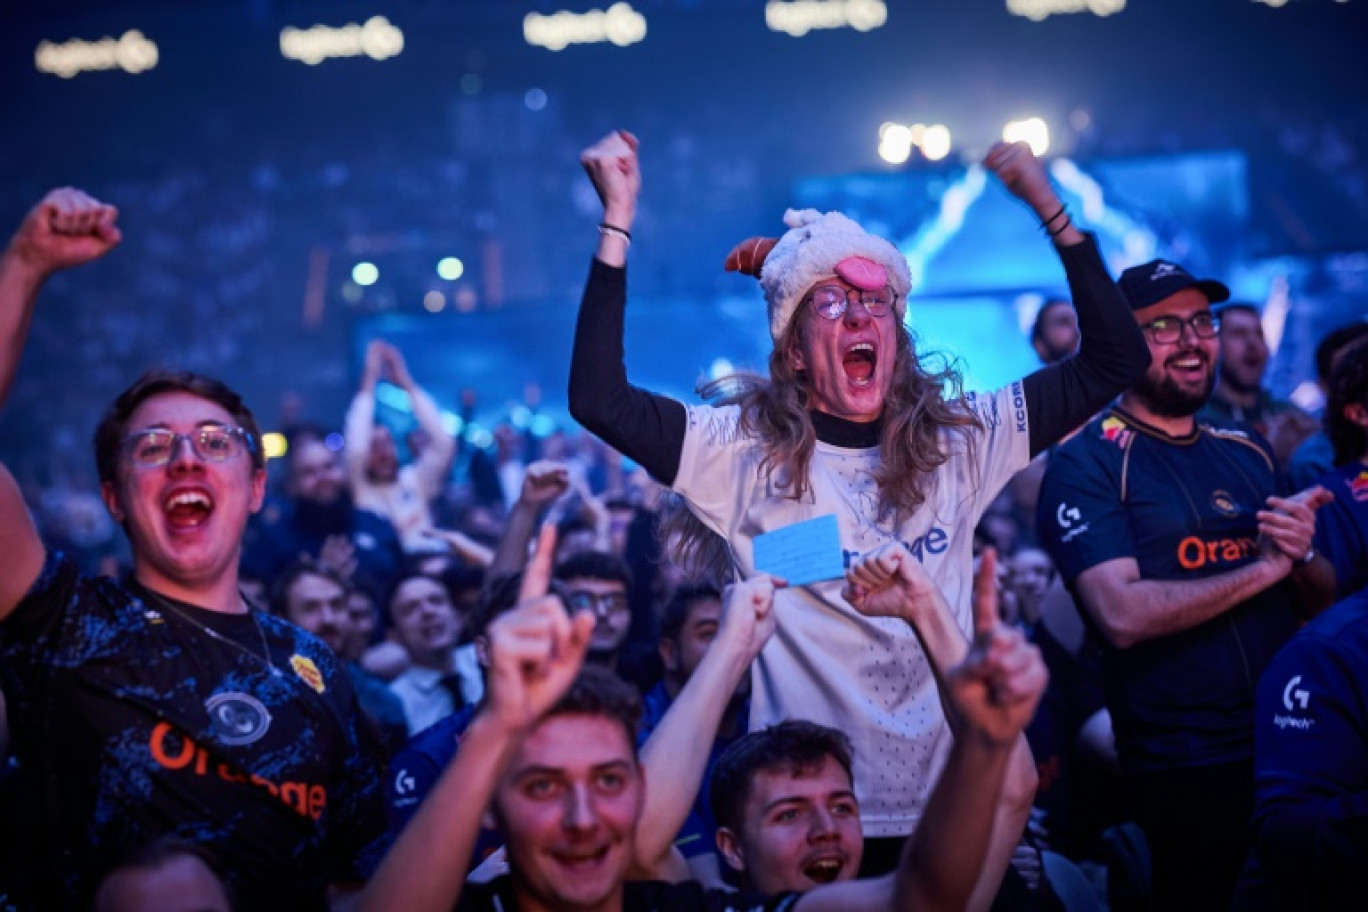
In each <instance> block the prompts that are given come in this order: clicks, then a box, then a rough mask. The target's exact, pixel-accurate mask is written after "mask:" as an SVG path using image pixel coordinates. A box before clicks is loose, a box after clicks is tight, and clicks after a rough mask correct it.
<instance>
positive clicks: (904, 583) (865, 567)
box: [841, 542, 938, 624]
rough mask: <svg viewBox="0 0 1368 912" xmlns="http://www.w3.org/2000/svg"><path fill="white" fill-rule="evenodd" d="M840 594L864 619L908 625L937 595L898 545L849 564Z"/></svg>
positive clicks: (914, 561) (889, 545) (882, 547)
mask: <svg viewBox="0 0 1368 912" xmlns="http://www.w3.org/2000/svg"><path fill="white" fill-rule="evenodd" d="M841 594H842V595H843V596H844V597H845V600H846V601H847V602H849V603H850V604H851V607H853V608H854V609H855V610H856V611H858V612H860V613H861V614H863V615H865V616H866V617H892V618H902V619H903V620H905V621H907V622H908V623H909V624H911V623H915V618H916V614H917V610H918V609H920V608H924V607H926V606H928V605H930V604H932V603H933V602H934V600H935V598H936V596H937V594H938V593H937V590H936V586H935V583H933V582H931V578H930V577H929V576H927V575H926V570H925V569H923V568H922V565H921V561H919V560H917V559H916V558H915V557H913V556H912V552H910V551H908V550H907V548H905V547H903V545H901V544H900V543H898V542H888V543H887V544H884V545H880V546H879V547H878V548H875V549H874V550H873V551H870V552H869V553H868V554H865V555H862V556H861V557H859V558H858V559H856V560H855V562H854V563H853V564H851V566H850V568H849V569H848V570H846V585H845V589H844V590H842V593H841Z"/></svg>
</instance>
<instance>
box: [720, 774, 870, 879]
mask: <svg viewBox="0 0 1368 912" xmlns="http://www.w3.org/2000/svg"><path fill="white" fill-rule="evenodd" d="M741 819H742V821H743V822H742V825H741V827H740V829H739V830H737V831H733V830H731V829H729V828H727V827H720V828H719V829H718V831H717V843H718V847H719V848H720V849H721V850H722V855H723V857H724V858H725V859H726V860H727V863H728V864H730V865H731V866H732V867H734V868H736V869H738V870H741V871H744V872H745V874H746V878H747V879H748V880H749V882H750V885H751V886H753V887H754V888H755V889H756V890H758V891H760V892H761V893H766V894H777V893H782V892H785V891H789V890H797V891H803V890H810V889H812V888H813V887H815V886H818V885H819V884H825V883H832V882H833V881H838V880H853V879H854V878H855V876H856V875H857V874H858V873H859V869H860V859H861V857H862V856H863V855H864V834H863V832H862V831H861V829H860V806H859V803H858V802H857V801H856V799H855V792H854V790H853V788H852V786H851V781H850V775H849V774H848V773H847V772H846V771H845V768H844V767H843V766H841V764H840V763H839V762H837V761H836V760H835V759H834V758H832V757H829V756H824V757H822V758H821V759H820V761H819V763H818V765H816V766H813V767H808V768H804V769H800V770H797V771H793V770H785V769H773V770H761V771H759V772H758V773H756V775H755V777H754V778H753V779H752V780H751V784H750V790H749V794H748V795H747V798H746V804H745V808H744V810H743V813H742V818H741Z"/></svg>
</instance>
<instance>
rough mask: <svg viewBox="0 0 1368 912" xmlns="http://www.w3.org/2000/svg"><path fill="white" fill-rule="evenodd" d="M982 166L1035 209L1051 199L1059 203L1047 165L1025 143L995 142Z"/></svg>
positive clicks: (1014, 194)
mask: <svg viewBox="0 0 1368 912" xmlns="http://www.w3.org/2000/svg"><path fill="white" fill-rule="evenodd" d="M983 167H985V168H987V169H988V170H989V171H992V172H993V173H994V174H996V175H997V177H998V180H1000V181H1002V184H1003V186H1005V187H1006V188H1007V189H1008V190H1009V191H1011V193H1012V195H1013V196H1015V197H1016V198H1017V199H1020V200H1022V201H1023V202H1025V203H1027V204H1028V205H1030V206H1032V207H1035V205H1036V204H1037V203H1042V202H1048V201H1050V200H1054V201H1055V202H1056V203H1057V202H1058V194H1056V193H1055V190H1054V187H1053V186H1052V185H1051V184H1050V176H1049V175H1048V174H1047V173H1046V172H1045V165H1044V163H1042V162H1041V161H1040V159H1038V158H1036V157H1035V153H1034V152H1032V151H1031V147H1030V146H1029V145H1027V144H1026V143H1024V142H1020V141H1018V142H1010V143H1009V142H998V143H993V146H992V148H990V149H989V150H988V154H987V155H985V156H984V157H983Z"/></svg>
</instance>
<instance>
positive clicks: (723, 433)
mask: <svg viewBox="0 0 1368 912" xmlns="http://www.w3.org/2000/svg"><path fill="white" fill-rule="evenodd" d="M967 402H968V404H969V405H970V407H971V408H973V409H974V411H975V412H976V413H977V414H978V416H979V418H980V419H982V421H983V424H984V428H985V430H984V431H983V432H982V433H979V432H973V434H974V441H975V442H974V444H973V446H972V447H971V446H970V445H969V444H968V443H967V442H966V441H965V439H964V438H963V437H962V436H960V435H957V434H948V433H947V434H943V435H942V446H944V447H947V448H950V450H949V451H950V458H949V461H947V462H946V463H945V464H944V465H943V466H941V468H940V469H939V470H938V471H937V472H936V473H935V477H934V481H933V484H932V487H931V490H930V491H929V492H928V494H927V499H926V503H925V504H924V505H923V506H922V507H921V509H919V510H918V511H917V512H916V513H915V514H914V515H913V516H912V518H911V519H910V520H909V521H907V522H906V523H903V524H902V525H901V526H898V527H893V526H892V525H891V524H889V523H880V522H878V521H877V515H878V514H877V509H878V492H877V490H876V488H875V484H874V478H873V472H874V470H875V469H876V468H877V467H878V465H879V462H880V453H879V449H878V448H877V447H872V448H869V449H844V448H841V447H836V446H830V445H828V444H825V443H820V442H819V443H818V444H817V449H816V452H815V453H814V454H813V458H812V464H811V468H810V470H809V471H810V473H811V482H812V485H811V490H810V491H809V492H808V494H807V495H805V496H804V499H803V500H802V501H796V500H793V499H792V498H790V497H787V496H784V494H783V493H776V492H775V490H774V485H773V484H772V483H770V482H767V480H766V478H765V477H764V475H763V474H762V472H761V471H760V463H761V461H762V459H763V458H764V453H763V450H762V449H761V447H760V444H759V442H758V441H757V440H756V439H755V438H753V437H748V436H742V434H741V432H740V429H739V427H738V422H739V419H740V409H739V408H738V407H737V406H728V407H724V408H713V407H710V406H706V405H697V406H690V407H689V408H688V413H689V418H688V429H687V430H686V432H685V435H684V446H683V449H682V452H681V454H680V461H679V473H678V475H677V476H676V478H675V483H674V490H675V491H676V492H678V493H679V494H680V495H681V496H683V497H684V498H685V500H687V501H688V503H689V506H690V509H691V510H692V511H693V513H694V514H695V515H696V516H697V517H698V518H699V519H700V520H701V521H702V522H703V523H704V525H706V526H707V527H708V528H710V529H711V530H712V531H714V532H716V533H718V534H719V535H721V536H722V537H723V538H725V539H726V540H727V542H728V543H729V545H730V547H731V554H732V561H733V564H734V565H735V567H736V570H737V572H738V574H739V575H740V576H749V575H751V574H752V573H754V572H755V563H754V552H753V540H754V538H755V536H757V535H759V534H761V533H763V532H770V531H773V530H775V529H780V528H783V527H785V526H789V525H792V524H793V523H798V522H803V521H804V520H809V519H815V518H817V517H819V516H825V515H828V514H835V516H836V518H837V523H838V526H839V528H840V536H841V549H842V551H843V552H844V558H845V563H846V565H847V566H849V565H850V563H851V561H853V560H854V559H855V558H857V557H858V556H860V555H862V554H865V553H867V552H869V551H872V550H874V549H875V548H877V547H879V546H880V545H883V544H884V543H886V542H889V541H892V540H894V539H896V540H898V541H901V542H902V543H903V544H904V545H905V546H906V547H907V549H908V550H909V551H911V552H912V554H913V555H914V556H916V557H917V558H918V559H919V560H920V561H921V562H922V564H923V566H924V567H925V568H926V570H927V572H928V574H929V575H930V577H931V579H932V580H933V581H934V582H935V583H936V584H937V585H938V586H939V587H940V588H941V591H942V592H943V593H944V595H945V599H946V601H947V602H948V603H949V605H950V607H951V609H952V611H953V612H954V616H955V622H956V623H957V624H958V626H959V627H960V629H961V630H963V631H964V633H965V636H966V637H967V636H969V635H970V633H971V632H972V629H973V611H972V606H971V598H972V590H973V532H974V526H975V525H977V524H978V521H979V518H980V517H981V516H982V515H983V512H984V511H985V510H986V509H987V507H988V505H989V504H990V503H991V502H992V500H993V498H994V497H995V496H996V495H997V493H998V492H999V491H1000V490H1001V489H1002V488H1003V486H1004V485H1005V484H1006V483H1007V481H1008V479H1010V478H1011V477H1012V476H1013V475H1014V474H1016V472H1018V471H1019V470H1020V469H1022V468H1023V467H1024V466H1025V465H1026V464H1027V463H1028V462H1029V461H1030V439H1029V434H1028V430H1027V418H1026V400H1025V396H1024V394H1023V393H1022V388H1021V383H1020V381H1018V382H1016V383H1013V384H1011V385H1010V386H1007V387H1004V388H1002V389H1000V390H998V391H996V392H994V393H991V394H982V395H977V396H976V395H973V394H970V395H969V396H968V397H967ZM843 585H844V580H839V579H838V580H828V581H826V582H822V583H814V584H812V585H809V586H802V587H793V588H789V589H784V590H781V591H780V592H779V593H778V594H777V595H776V597H775V615H776V619H777V622H778V630H777V631H776V633H775V635H774V637H773V639H771V640H770V642H769V644H768V645H766V647H765V649H764V651H763V652H762V653H761V654H760V658H759V659H758V660H757V662H756V664H755V666H754V669H753V671H752V684H753V685H754V687H753V691H752V697H751V718H750V727H751V730H756V729H758V728H763V727H765V726H767V725H773V724H775V723H777V722H781V721H783V720H784V719H790V718H796V719H809V720H811V721H814V722H819V723H821V724H823V725H828V726H831V727H832V728H836V729H840V730H841V731H843V732H845V733H846V734H847V735H848V736H849V737H850V740H851V743H852V746H853V747H854V752H855V757H854V760H855V770H854V772H855V790H856V793H857V795H858V796H859V799H860V816H861V819H862V820H863V823H864V831H865V835H866V836H871V837H873V836H903V835H906V834H908V833H911V832H912V831H913V830H914V829H915V828H916V825H917V821H918V820H919V819H920V817H921V813H922V809H923V808H924V807H925V805H926V800H927V798H928V797H929V796H930V793H931V787H932V786H933V785H934V784H935V781H936V777H937V776H938V775H939V774H940V769H941V766H942V765H943V764H944V762H945V756H946V753H947V752H948V750H949V747H950V732H949V729H948V727H947V725H946V721H945V715H944V713H943V711H942V710H941V705H940V698H939V695H938V694H937V692H936V682H935V679H934V678H933V677H932V673H931V667H930V664H929V663H928V660H927V658H926V655H925V653H924V652H923V650H922V647H921V644H920V642H919V641H918V640H917V636H916V633H915V632H914V631H913V630H912V628H911V627H909V626H908V625H907V624H906V623H905V622H903V621H901V620H895V619H891V618H867V617H865V616H864V615H862V614H860V613H859V612H857V611H855V609H854V608H852V607H850V605H849V604H848V603H847V602H846V601H845V599H843V598H842V597H841V589H842V587H843Z"/></svg>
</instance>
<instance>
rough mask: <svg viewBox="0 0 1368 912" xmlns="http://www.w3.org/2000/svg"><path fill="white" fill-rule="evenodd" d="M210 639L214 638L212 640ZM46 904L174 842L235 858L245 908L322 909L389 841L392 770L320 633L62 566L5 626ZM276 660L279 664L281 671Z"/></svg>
mask: <svg viewBox="0 0 1368 912" xmlns="http://www.w3.org/2000/svg"><path fill="white" fill-rule="evenodd" d="M211 631H212V632H211ZM0 658H2V659H3V662H4V663H5V665H6V668H7V676H6V697H7V699H8V702H9V722H10V727H11V729H12V731H13V734H14V748H15V752H16V754H17V755H18V757H19V760H20V766H21V769H22V771H23V772H22V774H23V775H24V777H25V778H26V781H27V782H28V783H29V784H30V787H32V788H33V789H35V790H37V791H38V792H39V794H38V795H37V796H36V797H35V800H36V801H37V802H38V804H39V806H41V807H42V809H43V811H44V813H43V815H42V817H41V818H40V819H36V820H32V821H30V822H29V826H30V828H31V831H32V835H33V840H34V842H35V846H36V849H37V854H38V855H39V856H40V864H41V865H42V876H41V877H39V878H37V881H38V882H39V883H42V884H45V885H47V886H48V887H49V888H50V889H52V890H53V891H54V894H55V895H53V896H52V897H50V899H49V900H48V901H46V902H45V903H44V904H43V906H42V907H43V908H65V907H73V906H75V905H77V904H78V903H80V902H81V897H82V894H84V893H85V892H86V891H88V890H89V889H90V888H91V887H92V886H93V881H94V879H95V878H96V877H97V876H98V875H99V873H100V871H101V869H102V868H103V867H105V866H106V865H107V864H108V863H109V862H110V860H111V859H112V858H114V857H115V856H117V855H119V854H121V853H123V852H126V851H128V850H129V849H130V848H131V847H134V846H137V845H139V844H142V843H146V842H150V841H152V840H154V839H156V838H158V837H161V836H173V837H177V838H181V839H185V840H188V841H192V842H197V843H201V844H203V845H205V846H207V847H208V848H209V849H210V850H211V851H213V852H214V853H215V854H216V855H217V856H218V857H219V858H220V859H221V860H222V862H223V864H224V867H225V869H226V871H227V872H228V875H229V879H230V880H231V882H232V883H233V886H234V888H235V889H236V890H237V891H238V895H239V897H240V899H241V903H242V907H243V908H245V909H264V910H272V909H280V910H287V909H288V910H296V909H324V908H326V901H325V891H326V887H327V884H329V883H332V882H354V881H360V880H363V879H365V878H366V877H368V876H369V875H370V873H371V871H372V870H373V868H374V867H375V866H376V865H377V864H378V863H379V860H380V858H381V856H382V854H383V852H384V851H385V849H386V848H387V846H388V837H387V832H386V829H385V820H384V803H383V800H382V795H381V791H380V780H381V775H382V769H383V766H382V762H383V761H382V759H381V754H380V751H379V747H378V745H377V744H376V743H375V741H374V738H373V736H372V735H371V734H370V733H369V732H370V730H369V728H368V727H367V726H364V725H363V724H362V723H361V715H360V712H359V710H358V708H357V704H356V697H355V696H354V694H353V692H352V688H351V684H350V682H349V681H348V678H347V674H346V672H345V671H344V670H343V669H342V667H341V665H340V664H339V662H338V660H337V659H336V657H335V656H334V655H333V654H332V652H331V651H330V650H329V649H328V647H327V646H325V645H323V643H322V641H321V640H319V639H318V638H316V637H314V636H312V635H310V634H308V633H305V632H304V631H302V630H300V629H299V628H297V627H295V626H294V625H292V624H290V623H288V622H287V621H284V620H281V619H280V618H276V617H272V616H270V615H264V614H260V613H257V612H253V613H250V614H240V615H227V614H223V613H220V612H214V611H207V610H205V609H202V608H196V607H194V606H192V605H187V604H184V603H181V602H173V601H170V600H168V599H165V598H163V597H161V596H157V595H155V594H152V593H149V592H148V591H147V590H144V589H141V587H138V586H137V585H136V584H129V585H128V586H125V585H122V584H120V583H117V582H115V581H114V580H110V579H92V578H87V577H82V576H80V575H79V574H78V573H77V570H76V567H75V565H74V564H72V563H71V562H70V561H68V560H66V559H65V558H62V557H61V556H59V555H55V554H49V555H48V557H47V560H46V562H45V563H44V566H43V570H42V572H41V574H40V575H39V577H38V579H37V581H36V582H35V583H34V585H33V587H32V589H31V590H30V591H29V593H28V595H27V596H25V598H24V600H23V601H22V602H20V603H19V605H18V606H17V607H16V608H15V610H14V611H13V613H12V614H10V616H9V617H8V618H6V619H5V620H4V622H3V623H0ZM268 659H269V661H268Z"/></svg>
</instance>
